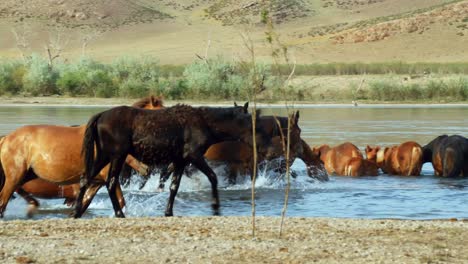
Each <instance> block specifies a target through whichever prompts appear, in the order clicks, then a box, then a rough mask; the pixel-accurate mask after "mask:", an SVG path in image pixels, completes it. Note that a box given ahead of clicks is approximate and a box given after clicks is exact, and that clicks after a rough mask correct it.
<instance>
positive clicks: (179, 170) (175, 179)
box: [164, 164, 185, 216]
mask: <svg viewBox="0 0 468 264" xmlns="http://www.w3.org/2000/svg"><path fill="white" fill-rule="evenodd" d="M184 169H185V165H182V164H178V165H176V164H174V173H173V174H172V182H171V188H170V191H171V192H170V194H169V201H168V202H167V206H166V212H165V213H164V215H165V216H173V215H174V213H173V211H172V208H173V207H174V200H175V197H176V195H177V191H178V190H179V185H180V180H181V179H182V174H183V173H184Z"/></svg>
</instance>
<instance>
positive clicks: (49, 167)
mask: <svg viewBox="0 0 468 264" xmlns="http://www.w3.org/2000/svg"><path fill="white" fill-rule="evenodd" d="M134 106H135V107H143V108H147V109H157V108H161V107H162V101H161V99H159V98H156V97H154V96H151V97H148V98H145V99H142V100H140V101H138V102H136V103H135V104H134ZM85 129H86V126H85V125H83V126H76V127H65V126H53V125H34V126H24V127H21V128H19V129H17V130H15V131H14V132H12V133H10V134H9V135H7V136H5V137H4V138H2V140H1V141H0V142H1V143H0V161H1V165H2V166H1V167H2V168H3V172H4V173H2V172H0V178H4V180H3V181H5V182H4V186H3V188H2V187H1V184H0V190H1V192H0V216H3V212H4V210H5V207H6V205H7V203H8V200H9V199H10V196H11V194H12V192H13V191H14V190H16V191H17V193H18V194H20V195H21V196H22V197H24V198H25V199H26V200H27V202H28V203H29V204H30V205H31V206H30V208H29V212H28V214H31V213H32V212H33V211H34V210H35V209H36V207H37V206H38V205H39V203H38V202H37V200H36V199H34V198H33V196H36V197H40V198H66V202H67V203H70V204H71V203H72V202H73V201H74V199H75V198H76V196H77V194H78V191H79V184H76V183H78V182H79V180H80V175H82V174H83V173H84V169H85V167H84V163H83V160H82V157H81V142H82V141H83V137H84V132H85ZM126 163H127V164H128V165H130V166H131V167H132V168H134V169H135V170H136V171H138V172H139V173H140V174H143V175H145V174H147V172H148V167H147V166H146V165H145V164H142V163H140V162H139V161H137V160H135V159H134V158H133V157H131V156H128V157H126ZM107 171H108V168H105V169H104V170H103V171H102V172H101V173H100V174H99V177H97V178H96V181H95V182H93V185H92V186H91V188H90V189H89V190H88V193H87V195H86V197H87V199H86V200H85V204H89V202H90V200H89V201H88V197H92V196H94V195H95V194H96V192H97V191H98V190H99V188H100V187H101V186H102V185H103V184H104V183H105V181H106V178H107ZM0 181H1V180H0ZM74 183H75V184H74ZM68 184H71V185H68ZM117 192H118V196H119V202H120V203H121V205H122V206H124V204H125V201H124V199H123V195H122V193H121V190H120V189H119V190H117Z"/></svg>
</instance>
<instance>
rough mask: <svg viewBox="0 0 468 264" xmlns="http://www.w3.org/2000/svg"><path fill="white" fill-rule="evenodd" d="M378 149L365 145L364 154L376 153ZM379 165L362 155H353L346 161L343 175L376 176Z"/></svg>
mask: <svg viewBox="0 0 468 264" xmlns="http://www.w3.org/2000/svg"><path fill="white" fill-rule="evenodd" d="M377 151H378V149H377V148H376V149H371V147H369V146H367V147H366V154H367V153H369V154H368V155H371V154H372V153H374V155H377ZM378 175H379V167H378V166H377V164H376V163H375V162H374V161H372V160H369V159H363V158H362V157H353V158H351V159H350V160H349V161H348V164H346V168H345V176H353V177H357V176H378Z"/></svg>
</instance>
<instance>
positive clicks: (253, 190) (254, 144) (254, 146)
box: [252, 94, 257, 237]
mask: <svg viewBox="0 0 468 264" xmlns="http://www.w3.org/2000/svg"><path fill="white" fill-rule="evenodd" d="M256 111H257V102H256V100H255V94H254V100H253V113H254V114H253V115H252V134H253V171H252V236H253V237H255V181H256V179H257V141H256V139H255V136H256V132H255V127H256V124H257V117H256V114H255V113H256Z"/></svg>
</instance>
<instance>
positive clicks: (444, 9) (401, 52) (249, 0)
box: [0, 0, 468, 64]
mask: <svg viewBox="0 0 468 264" xmlns="http://www.w3.org/2000/svg"><path fill="white" fill-rule="evenodd" d="M262 10H268V11H269V12H270V14H271V15H272V17H273V19H274V21H275V23H276V24H275V25H276V30H277V32H278V33H279V34H280V36H281V39H282V41H284V42H285V43H286V44H288V45H289V46H290V47H291V48H290V50H291V51H292V52H293V53H292V54H293V57H295V59H296V60H297V62H298V63H303V64H305V63H313V62H354V61H362V62H375V61H395V60H402V61H408V62H415V61H426V62H456V61H467V60H468V51H467V48H466V47H467V46H468V1H466V0H465V1H449V0H412V1H407V0H320V1H317V0H291V1H279V0H271V1H268V2H267V1H255V0H237V1H234V0H217V1H208V0H181V1H172V0H127V1H125V0H101V1H92V0H3V1H1V2H0V57H18V56H20V55H21V53H25V54H29V53H31V52H39V53H44V52H45V49H44V47H45V45H47V44H49V46H53V47H59V49H60V50H61V52H62V54H61V58H62V59H63V58H65V59H72V58H76V57H79V56H80V55H83V54H84V55H86V56H91V57H94V58H97V59H99V60H103V61H109V60H112V59H113V58H115V57H118V56H123V55H136V54H143V55H152V56H155V57H158V58H159V59H160V60H161V62H162V63H164V64H183V63H189V62H191V61H193V60H194V59H195V58H196V54H202V55H205V53H207V54H208V55H209V56H215V55H218V54H219V55H223V56H225V57H228V58H233V59H239V58H242V57H243V56H245V53H246V48H245V47H244V45H243V42H242V38H241V36H240V34H241V33H242V32H244V33H245V32H249V34H250V36H251V38H252V39H253V41H254V42H255V44H256V49H257V54H258V56H259V57H260V58H261V59H264V60H268V59H269V56H268V54H269V53H270V50H269V48H268V46H267V45H265V43H264V27H263V25H261V23H260V13H261V12H262ZM13 32H14V33H13ZM207 43H209V47H208V48H207Z"/></svg>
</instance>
